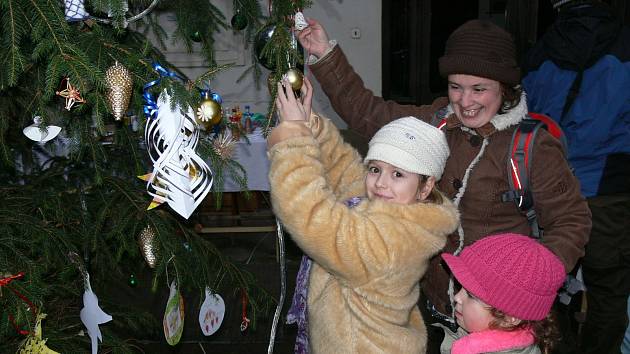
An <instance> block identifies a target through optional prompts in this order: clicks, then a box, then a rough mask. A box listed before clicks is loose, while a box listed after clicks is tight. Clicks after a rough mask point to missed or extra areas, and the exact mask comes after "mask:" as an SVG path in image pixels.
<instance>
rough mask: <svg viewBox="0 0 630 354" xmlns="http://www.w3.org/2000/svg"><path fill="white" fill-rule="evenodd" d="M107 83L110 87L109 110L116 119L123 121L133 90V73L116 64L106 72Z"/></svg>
mask: <svg viewBox="0 0 630 354" xmlns="http://www.w3.org/2000/svg"><path fill="white" fill-rule="evenodd" d="M105 81H106V82H107V86H108V87H109V92H107V102H108V103H109V108H110V109H111V110H112V113H113V114H114V119H116V120H118V121H119V120H122V118H123V117H124V115H125V113H126V112H127V107H129V100H130V99H131V91H132V90H133V81H132V80H131V73H130V72H129V70H127V68H125V67H124V66H122V65H121V64H120V63H118V62H116V63H115V64H114V65H112V66H110V67H109V69H107V71H106V72H105Z"/></svg>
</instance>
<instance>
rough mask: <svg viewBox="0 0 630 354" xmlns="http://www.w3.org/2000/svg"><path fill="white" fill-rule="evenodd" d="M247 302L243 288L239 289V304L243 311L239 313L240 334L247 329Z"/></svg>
mask: <svg viewBox="0 0 630 354" xmlns="http://www.w3.org/2000/svg"><path fill="white" fill-rule="evenodd" d="M248 302H249V300H248V298H247V291H246V290H245V288H241V303H242V304H243V309H242V311H241V333H243V332H245V331H246V330H247V328H248V327H249V322H250V320H249V318H247V303H248Z"/></svg>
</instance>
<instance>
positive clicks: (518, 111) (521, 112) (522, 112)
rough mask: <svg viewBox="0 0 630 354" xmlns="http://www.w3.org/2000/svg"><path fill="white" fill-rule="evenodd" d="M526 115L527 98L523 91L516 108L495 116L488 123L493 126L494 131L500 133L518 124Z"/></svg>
mask: <svg viewBox="0 0 630 354" xmlns="http://www.w3.org/2000/svg"><path fill="white" fill-rule="evenodd" d="M526 115H527V96H526V95H525V91H523V93H522V94H521V101H520V102H519V103H518V105H517V106H516V107H514V108H512V109H510V110H509V111H508V112H507V113H504V114H497V115H495V116H494V117H493V118H492V120H490V123H492V125H494V127H495V128H496V130H498V131H501V130H505V129H507V128H508V127H511V126H513V125H516V124H518V123H520V122H521V120H522V119H523V117H525V116H526Z"/></svg>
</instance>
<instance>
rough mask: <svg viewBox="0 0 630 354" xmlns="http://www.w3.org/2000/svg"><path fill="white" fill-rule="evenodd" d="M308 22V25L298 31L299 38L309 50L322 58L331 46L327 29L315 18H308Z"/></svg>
mask: <svg viewBox="0 0 630 354" xmlns="http://www.w3.org/2000/svg"><path fill="white" fill-rule="evenodd" d="M306 22H308V27H306V28H305V29H303V30H301V31H300V32H298V40H299V41H300V44H302V47H303V48H304V49H306V51H307V52H309V53H310V54H313V55H315V56H316V57H317V58H321V57H322V56H323V55H324V54H325V53H326V51H327V50H328V47H329V44H328V35H327V34H326V30H324V27H322V25H321V24H320V23H319V22H317V21H315V20H313V19H310V18H309V19H306Z"/></svg>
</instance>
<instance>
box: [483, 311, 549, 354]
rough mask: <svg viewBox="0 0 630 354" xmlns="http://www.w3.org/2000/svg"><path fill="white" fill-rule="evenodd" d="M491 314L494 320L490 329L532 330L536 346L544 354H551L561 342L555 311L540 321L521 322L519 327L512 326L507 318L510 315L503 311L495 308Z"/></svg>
mask: <svg viewBox="0 0 630 354" xmlns="http://www.w3.org/2000/svg"><path fill="white" fill-rule="evenodd" d="M490 314H492V316H493V317H494V320H492V322H491V323H490V326H489V327H490V329H498V330H501V331H508V332H509V331H515V330H519V329H526V328H530V329H531V331H532V333H533V335H534V340H535V341H536V345H538V347H539V348H540V351H541V352H542V353H543V354H548V353H551V351H552V350H553V348H554V346H555V345H556V343H557V342H558V341H559V340H560V331H559V330H558V324H557V322H556V317H555V314H554V313H553V311H550V312H549V314H548V315H547V317H545V318H544V319H542V320H540V321H521V322H520V323H519V324H517V325H514V326H513V325H510V324H508V321H507V319H506V317H507V316H508V315H506V314H505V312H503V311H501V310H497V309H495V308H491V309H490Z"/></svg>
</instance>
